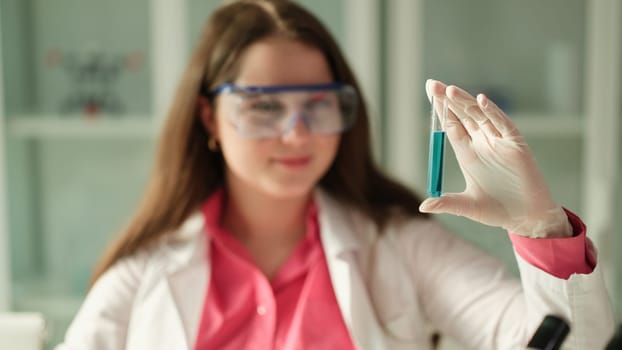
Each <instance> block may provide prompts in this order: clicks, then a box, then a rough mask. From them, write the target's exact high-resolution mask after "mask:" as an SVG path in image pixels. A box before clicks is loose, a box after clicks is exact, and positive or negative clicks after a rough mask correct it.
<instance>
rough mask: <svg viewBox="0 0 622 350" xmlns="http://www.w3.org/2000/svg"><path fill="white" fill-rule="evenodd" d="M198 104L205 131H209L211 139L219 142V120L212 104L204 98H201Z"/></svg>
mask: <svg viewBox="0 0 622 350" xmlns="http://www.w3.org/2000/svg"><path fill="white" fill-rule="evenodd" d="M197 104H198V109H199V117H200V118H201V122H202V123H203V126H204V127H205V130H207V132H208V134H209V135H210V137H212V138H214V139H216V140H218V127H217V120H216V115H215V113H214V109H213V108H212V104H211V103H210V102H209V101H208V100H207V98H205V97H204V96H199V100H198V102H197Z"/></svg>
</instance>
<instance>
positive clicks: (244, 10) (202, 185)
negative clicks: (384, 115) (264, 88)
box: [92, 0, 423, 282]
mask: <svg viewBox="0 0 622 350" xmlns="http://www.w3.org/2000/svg"><path fill="white" fill-rule="evenodd" d="M274 35H281V36H285V37H288V38H292V39H295V40H299V41H301V42H303V43H305V44H308V45H311V46H313V47H316V48H318V49H319V50H321V51H322V52H323V53H324V55H325V57H326V60H327V62H328V64H329V66H330V68H331V70H332V74H333V77H334V79H335V81H339V82H343V83H347V84H350V85H352V86H353V87H354V88H355V89H356V91H357V93H358V95H359V96H362V95H361V91H360V88H359V85H358V83H357V81H356V79H355V77H354V75H353V73H352V71H351V69H350V67H349V66H348V64H347V62H346V60H345V58H344V56H343V54H342V53H341V50H340V49H339V47H338V46H337V44H336V42H335V40H334V39H333V37H332V36H331V35H330V33H329V32H328V31H327V30H326V28H325V27H324V25H322V23H321V22H320V21H319V20H317V19H316V18H315V17H314V16H313V15H312V14H310V13H309V12H308V11H306V10H305V9H304V8H302V7H300V6H299V5H297V4H296V3H294V2H290V1H287V0H240V1H235V2H232V3H230V4H226V5H224V6H221V7H220V8H218V9H217V10H216V11H215V12H214V13H213V14H212V15H211V16H210V18H209V19H208V21H207V24H206V26H205V28H204V30H203V32H202V34H201V36H200V40H199V42H198V46H197V47H196V49H195V51H194V53H193V55H192V57H191V60H190V63H189V65H188V67H187V68H186V71H185V73H184V75H183V77H182V80H181V82H180V85H179V86H178V89H177V94H176V96H175V99H174V101H173V104H172V106H171V109H170V111H169V113H168V116H167V121H166V123H165V125H164V128H163V130H162V135H161V139H160V143H159V145H158V152H157V155H156V161H155V165H154V168H153V170H152V173H151V177H150V179H149V182H148V185H147V189H146V193H145V194H144V197H143V199H142V202H141V204H140V206H139V208H138V210H137V212H136V214H135V215H134V217H133V218H132V220H131V221H130V224H129V225H128V226H127V227H126V228H125V230H124V231H123V232H122V234H121V236H120V237H119V239H118V240H116V241H115V242H114V243H113V244H112V245H111V246H110V247H109V248H108V250H107V251H106V252H105V254H104V256H103V257H102V259H101V261H100V263H99V264H98V266H97V267H96V269H95V273H94V276H93V280H92V282H93V281H95V280H96V279H97V278H99V277H100V276H101V275H102V274H103V273H104V272H105V271H106V270H107V269H108V268H109V267H110V266H112V265H113V264H114V263H115V262H116V261H118V260H119V259H121V258H123V257H125V256H128V255H131V254H134V253H135V252H136V251H137V250H138V249H140V248H141V247H144V246H146V245H148V244H151V243H153V242H155V241H156V240H157V239H158V238H160V237H162V236H164V235H166V234H169V233H171V232H173V231H174V230H175V229H176V228H178V227H179V226H180V225H181V223H182V222H183V221H184V220H185V219H186V218H187V217H188V216H189V215H190V214H191V213H192V212H193V211H195V210H197V209H198V207H199V206H200V205H201V203H202V202H203V201H204V200H205V199H206V198H207V197H208V196H209V195H210V194H211V193H213V192H214V191H215V190H216V189H217V188H219V187H220V186H222V184H223V181H224V167H225V163H224V160H223V158H222V155H221V153H220V152H210V151H209V150H208V148H207V143H208V139H209V134H208V133H207V132H206V129H205V127H204V125H203V124H202V123H201V120H200V118H199V116H198V106H197V105H198V98H199V95H200V94H203V93H205V92H207V91H211V90H212V89H213V88H215V87H216V86H218V85H219V84H221V83H223V82H231V81H233V80H235V78H236V75H237V70H238V63H239V60H240V56H241V54H242V52H243V51H244V49H245V48H247V47H248V46H249V45H251V44H253V43H255V42H257V41H258V40H261V39H264V38H266V37H269V36H274ZM319 186H320V187H321V188H323V189H324V190H325V191H327V192H328V193H330V194H332V195H333V196H334V197H335V198H336V199H337V200H339V201H341V202H343V203H345V204H346V205H350V206H352V207H355V208H358V209H359V210H361V211H362V212H364V213H366V214H367V215H368V216H369V217H370V218H372V219H373V221H374V222H375V223H376V224H377V225H378V226H380V227H382V226H383V225H384V224H385V223H386V221H387V220H388V219H390V218H391V217H395V215H396V214H400V215H407V216H419V215H423V214H421V213H420V212H419V210H418V207H419V204H420V200H419V198H417V197H416V196H415V195H414V194H413V193H412V192H411V191H410V190H408V189H407V188H406V187H405V186H403V185H401V184H399V183H397V182H395V181H393V180H391V179H389V178H388V177H387V176H386V175H384V174H383V173H382V172H381V171H380V170H379V169H378V167H377V166H376V165H375V163H374V161H373V159H372V152H371V146H370V132H369V118H368V115H367V109H366V106H365V103H363V102H362V101H361V103H360V106H359V109H358V116H357V119H356V122H355V124H354V126H353V127H352V128H350V129H349V130H348V131H346V132H344V133H343V135H342V137H341V143H340V146H339V150H338V151H337V155H336V158H335V161H334V162H333V164H332V165H331V167H330V168H329V170H328V171H327V173H326V174H325V175H324V176H323V177H322V179H321V180H320V183H319Z"/></svg>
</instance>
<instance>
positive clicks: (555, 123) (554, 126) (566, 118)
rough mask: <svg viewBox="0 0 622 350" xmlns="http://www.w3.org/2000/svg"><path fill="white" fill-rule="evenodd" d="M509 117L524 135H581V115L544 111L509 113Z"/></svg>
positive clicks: (577, 136)
mask: <svg viewBox="0 0 622 350" xmlns="http://www.w3.org/2000/svg"><path fill="white" fill-rule="evenodd" d="M509 117H510V119H512V121H513V122H514V123H515V124H516V127H517V128H518V130H519V131H520V132H521V134H523V135H524V136H525V137H530V136H531V137H576V138H581V137H582V136H583V130H584V128H583V120H584V119H583V117H582V116H580V115H555V114H545V113H510V114H509Z"/></svg>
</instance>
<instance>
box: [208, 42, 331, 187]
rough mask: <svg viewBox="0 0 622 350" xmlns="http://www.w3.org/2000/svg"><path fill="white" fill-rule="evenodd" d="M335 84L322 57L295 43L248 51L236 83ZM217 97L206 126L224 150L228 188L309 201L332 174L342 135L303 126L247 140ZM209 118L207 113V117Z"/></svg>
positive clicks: (231, 110)
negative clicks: (329, 174)
mask: <svg viewBox="0 0 622 350" xmlns="http://www.w3.org/2000/svg"><path fill="white" fill-rule="evenodd" d="M332 81H333V77H332V74H331V72H330V68H329V66H328V63H327V62H326V59H325V58H324V55H323V54H322V52H321V51H319V50H318V49H316V48H314V47H311V46H308V45H305V44H303V43H300V42H297V41H294V40H292V39H286V38H279V37H272V38H268V39H265V40H262V41H259V42H257V43H255V44H253V45H251V46H249V47H248V48H247V49H246V50H245V52H244V54H243V56H242V57H241V61H240V72H239V75H238V77H237V79H236V80H235V82H234V83H235V84H236V85H240V86H274V85H307V84H319V83H330V82H332ZM226 98H227V96H222V95H220V96H219V97H217V102H216V107H215V110H213V115H212V117H211V118H205V116H204V120H207V124H208V129H209V131H210V134H211V135H213V137H215V138H216V140H217V141H218V143H219V144H220V148H221V151H222V153H223V156H224V159H225V162H226V165H227V166H226V176H227V182H228V185H229V186H240V187H241V188H244V189H250V190H257V191H261V192H263V193H264V194H268V195H271V196H274V197H278V198H294V197H300V196H306V195H308V194H309V192H310V191H311V190H312V189H313V187H314V186H315V185H316V184H317V182H318V181H319V179H320V178H321V177H322V176H323V175H324V173H325V172H326V171H327V170H328V168H329V167H330V165H331V163H332V162H333V159H334V158H335V155H336V153H337V148H338V146H339V140H340V135H339V134H315V133H310V132H309V130H308V129H307V127H306V126H305V124H304V122H303V121H302V120H300V119H299V120H298V121H297V122H296V124H295V125H294V126H293V127H292V128H291V129H290V130H288V131H286V132H285V133H284V134H283V135H279V136H274V137H269V138H248V137H244V136H242V135H240V133H239V132H238V130H237V129H236V127H235V126H234V125H233V123H231V122H230V120H231V119H229V118H230V117H231V115H229V114H231V113H235V110H236V109H235V108H231V106H230V105H228V104H227V101H226V100H225V99H226ZM204 114H205V113H204Z"/></svg>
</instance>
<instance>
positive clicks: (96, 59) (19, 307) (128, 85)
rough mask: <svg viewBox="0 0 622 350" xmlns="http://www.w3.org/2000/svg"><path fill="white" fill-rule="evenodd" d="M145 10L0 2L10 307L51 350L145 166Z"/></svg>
mask: <svg viewBox="0 0 622 350" xmlns="http://www.w3.org/2000/svg"><path fill="white" fill-rule="evenodd" d="M150 2H151V1H150V0H135V1H129V2H128V1H123V0H112V1H93V0H88V1H84V0H59V1H39V0H1V1H0V15H1V16H2V18H1V21H0V23H1V24H2V27H1V29H0V33H1V35H2V54H3V57H2V63H3V66H2V67H1V68H2V70H3V81H2V82H1V83H2V84H3V92H4V96H3V97H4V111H3V115H4V116H5V120H4V124H5V126H6V131H5V135H3V138H0V140H2V139H4V140H5V146H6V164H4V166H3V169H6V172H7V188H8V198H7V201H6V202H7V204H8V215H7V216H8V224H9V225H8V226H9V243H10V245H9V248H10V249H9V250H10V268H11V279H12V280H11V295H12V300H11V308H12V309H13V310H16V311H39V312H42V313H43V314H44V316H45V318H46V321H47V322H48V324H49V333H50V339H49V340H50V341H49V345H50V346H51V345H52V344H55V343H57V342H58V341H59V340H60V339H61V337H62V336H63V335H64V332H65V329H66V327H67V325H68V323H69V322H70V320H71V319H72V318H73V316H74V315H75V313H76V311H77V309H78V307H79V305H80V303H81V302H82V299H83V297H84V294H85V291H86V288H87V285H88V282H89V279H90V275H91V272H92V269H93V267H94V264H95V263H96V261H97V259H98V258H99V257H100V256H101V254H102V251H103V249H104V247H105V246H106V245H107V244H108V242H110V240H111V239H112V237H113V236H114V234H115V233H116V232H117V231H119V230H120V229H121V228H122V227H123V225H124V224H125V222H126V220H127V219H128V218H129V216H130V214H131V213H132V211H133V209H134V206H135V205H136V204H137V201H138V198H139V196H140V193H141V192H142V190H143V188H144V184H145V180H146V177H147V172H148V170H149V168H150V164H151V159H152V156H153V146H154V137H153V136H154V135H155V132H154V131H155V128H154V127H153V125H154V117H153V110H152V101H151V96H152V86H153V84H152V73H151V72H152V64H151V62H152V57H151V49H152V48H151V40H150V39H151V38H150V30H151V29H150V15H149V14H150ZM121 169H122V171H121Z"/></svg>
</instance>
